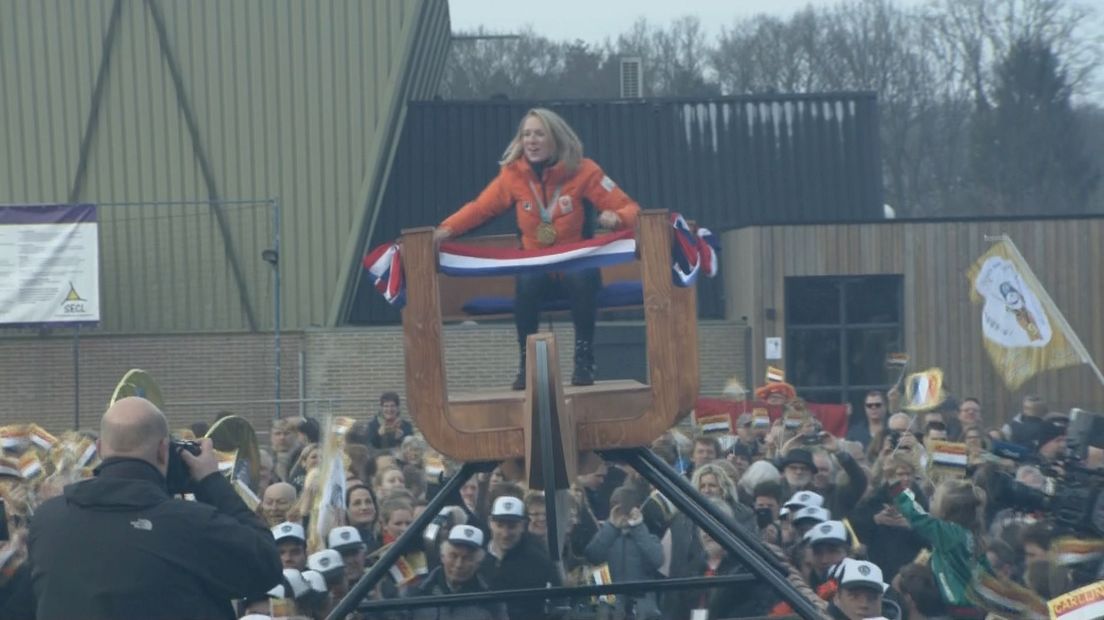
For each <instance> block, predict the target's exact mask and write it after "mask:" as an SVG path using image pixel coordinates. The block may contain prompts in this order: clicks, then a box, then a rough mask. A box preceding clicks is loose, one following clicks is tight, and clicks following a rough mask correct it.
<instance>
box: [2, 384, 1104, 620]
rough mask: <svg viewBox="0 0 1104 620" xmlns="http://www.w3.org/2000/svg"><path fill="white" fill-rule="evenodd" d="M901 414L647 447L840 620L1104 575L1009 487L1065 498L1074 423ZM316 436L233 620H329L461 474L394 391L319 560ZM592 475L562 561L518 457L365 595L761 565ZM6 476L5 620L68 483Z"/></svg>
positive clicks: (271, 457) (267, 511)
mask: <svg viewBox="0 0 1104 620" xmlns="http://www.w3.org/2000/svg"><path fill="white" fill-rule="evenodd" d="M769 392H770V389H769V388H768V390H767V393H769ZM783 392H784V393H791V394H792V390H789V391H788V392H787V391H785V390H783ZM897 400H898V399H897V394H896V393H895V391H891V393H890V394H888V395H887V394H884V393H882V392H878V391H872V392H870V393H869V394H867V396H866V399H865V401H864V412H863V413H864V416H863V420H862V422H861V423H855V424H852V425H851V426H850V428H849V430H848V432H847V434H846V437H836V436H833V435H831V434H830V433H827V432H825V431H823V430H820V426H819V424H817V421H816V420H815V418H814V417H813V416H812V415H811V414H808V413H807V411H806V410H805V408H804V407H803V404H802V402H801V401H800V399H797V398H791V399H790V400H789V401H788V402H786V403H785V407H786V409H787V415H786V416H784V417H783V418H780V419H778V420H777V421H775V422H774V423H772V424H769V425H763V424H761V420H757V419H755V417H754V416H751V415H748V414H744V415H740V416H738V417H737V418H736V420H735V424H734V427H735V429H734V430H735V432H733V433H724V434H721V435H715V434H714V435H706V434H700V433H695V430H694V428H693V427H690V426H688V427H685V428H684V427H681V426H680V427H677V428H674V429H671V430H670V431H669V432H667V433H666V434H664V435H663V436H662V437H660V438H658V439H656V441H655V442H654V443H653V444H652V446H651V449H652V450H653V451H654V452H655V453H656V454H657V455H658V456H659V457H661V458H662V459H663V460H665V461H666V462H667V463H668V464H670V465H671V466H672V467H673V468H675V469H676V470H678V471H679V472H681V473H683V474H684V475H685V476H687V478H688V479H689V480H690V482H691V484H692V486H693V487H694V488H695V489H697V490H698V491H699V492H700V493H701V495H702V496H704V498H705V499H706V501H709V502H712V503H713V504H715V505H716V506H717V508H718V509H719V510H720V511H721V512H722V513H723V514H724V515H727V517H729V521H728V525H729V527H739V528H744V529H745V530H746V531H748V532H753V533H755V535H757V536H758V537H760V539H761V540H762V542H763V543H764V545H765V546H766V547H767V548H768V549H769V550H770V551H771V552H773V553H774V554H775V555H776V556H777V558H779V559H780V560H782V561H783V562H785V563H786V565H787V566H788V568H789V569H790V571H791V582H792V583H794V585H797V586H799V588H800V590H801V591H802V592H803V593H804V594H805V595H806V596H807V597H809V598H810V599H811V600H813V601H814V602H815V603H816V604H817V605H818V606H819V608H820V609H821V610H822V612H823V613H824V614H825V615H826V616H827V617H832V618H847V619H850V620H861V619H866V618H878V617H900V618H907V619H908V620H921V619H924V618H984V617H986V616H987V615H988V614H993V616H992V617H1002V618H1015V617H1025V618H1026V617H1031V614H1032V613H1033V610H1035V611H1037V609H1038V604H1039V603H1041V602H1042V601H1045V600H1047V599H1051V598H1054V597H1056V596H1059V595H1061V594H1063V593H1065V592H1068V591H1071V590H1073V589H1075V588H1077V587H1080V586H1083V585H1086V584H1088V583H1092V582H1094V581H1097V580H1099V579H1101V578H1102V576H1104V575H1102V574H1101V566H1102V562H1101V560H1102V558H1104V542H1101V540H1100V538H1099V534H1100V532H1096V533H1095V536H1094V535H1092V533H1091V532H1085V531H1069V530H1068V528H1065V527H1064V526H1063V524H1062V523H1056V522H1055V520H1054V519H1053V518H1050V517H1051V516H1052V515H1049V514H1047V512H1046V511H1045V510H1044V509H1042V508H1041V507H1040V506H1038V505H1032V506H1025V505H1022V503H1018V500H1017V499H1016V498H1017V497H1019V495H1017V494H1015V493H1009V492H1008V488H1009V487H1010V486H1015V485H1010V484H1009V483H1008V481H1009V480H1014V481H1015V482H1016V483H1019V485H1020V486H1019V488H1023V489H1028V490H1030V489H1037V490H1039V491H1042V492H1046V493H1051V494H1053V493H1054V492H1055V487H1056V485H1061V484H1062V480H1061V475H1062V472H1061V468H1062V467H1063V465H1065V461H1064V460H1063V459H1064V457H1065V455H1066V454H1067V437H1068V433H1067V427H1068V424H1069V419H1068V417H1067V416H1065V415H1063V414H1061V413H1056V412H1052V411H1050V409H1049V408H1048V407H1047V405H1046V403H1045V402H1044V401H1042V400H1041V399H1040V398H1038V397H1035V396H1027V397H1025V398H1024V400H1023V407H1022V410H1021V411H1019V412H1017V413H1016V414H1015V415H1012V416H1009V417H1010V421H1009V423H1008V424H1005V425H1002V426H998V425H996V424H994V423H992V422H991V413H990V412H986V411H984V409H983V407H982V404H981V403H980V402H979V401H978V400H977V399H973V398H965V399H962V400H961V401H957V402H956V401H954V400H953V399H949V400H948V401H947V403H946V404H945V406H944V407H942V408H941V410H938V411H934V412H926V413H919V414H912V413H906V412H903V411H898V410H897V409H898V405H897ZM802 415H804V416H805V417H804V418H802ZM795 420H799V421H800V424H795V423H794V421H795ZM195 430H197V431H202V430H203V429H202V428H197V429H195ZM323 432H324V431H323V425H322V424H320V423H319V422H318V421H317V420H313V419H309V418H308V419H302V418H286V419H280V420H276V421H274V422H273V424H272V427H271V429H270V431H269V433H268V438H269V440H270V446H269V447H267V448H265V449H263V450H262V452H261V459H260V461H261V462H260V468H259V471H260V476H259V479H258V480H255V481H251V484H252V485H253V487H254V490H255V492H256V496H257V498H258V501H257V503H256V508H255V511H254V514H253V517H251V518H255V519H256V520H257V522H263V524H264V525H263V526H264V527H266V528H268V529H269V531H270V532H271V537H272V543H273V544H274V546H275V548H276V550H277V552H278V555H279V561H280V563H281V565H282V571H283V573H282V576H280V578H279V583H278V584H273V585H275V587H273V588H271V589H269V590H267V591H265V592H255V593H253V594H252V595H246V596H244V597H243V598H238V599H237V600H236V603H237V609H236V611H237V614H238V617H240V618H250V619H254V618H258V617H306V618H315V619H320V618H323V617H325V616H326V615H327V614H328V613H329V612H330V611H331V610H332V609H333V607H334V605H335V604H336V602H337V601H339V600H341V598H343V597H344V596H345V594H347V593H348V592H349V590H350V589H351V588H352V587H353V586H354V585H355V584H356V583H357V582H358V581H359V580H360V579H361V578H362V577H363V575H364V574H365V572H366V571H367V570H368V569H369V568H370V567H371V566H372V565H373V564H375V563H376V562H377V561H379V560H380V558H381V557H382V556H383V554H384V553H385V552H387V551H388V550H390V549H392V548H393V547H394V546H395V545H396V544H397V543H396V541H398V540H399V538H400V537H401V536H402V535H403V533H404V532H406V531H407V529H408V528H409V527H410V526H411V523H412V522H413V521H414V520H415V519H416V518H417V517H418V516H419V515H420V514H421V513H422V512H424V510H425V509H426V506H427V504H428V502H429V500H430V499H432V498H433V497H435V496H436V494H437V493H439V492H440V491H441V488H442V486H443V485H444V483H445V482H446V481H447V480H448V479H449V478H450V477H451V476H454V475H456V472H457V471H458V464H456V463H451V462H449V461H448V460H447V459H445V458H443V457H442V456H441V455H439V454H436V453H435V452H434V451H433V450H432V449H431V448H429V447H428V446H427V445H426V444H425V442H424V440H423V439H422V438H421V437H420V436H419V435H418V432H417V429H416V428H415V427H414V426H413V425H411V423H410V422H409V421H408V420H407V419H406V418H405V417H404V416H403V415H402V412H401V402H400V398H399V396H398V395H397V394H395V393H386V394H383V395H382V396H381V398H380V401H379V409H378V412H377V413H376V414H375V415H373V416H371V417H370V418H369V419H364V420H359V421H357V422H356V423H355V424H353V425H352V426H351V427H350V428H348V429H347V430H346V431H345V432H344V436H343V439H344V441H343V444H342V450H343V452H344V463H345V464H346V471H345V478H346V480H345V494H344V498H343V499H344V502H343V506H344V509H343V514H342V515H341V516H340V523H339V524H337V525H336V526H335V527H333V528H332V529H331V530H330V531H329V532H327V533H326V535H325V536H324V538H323V539H322V541H321V542H320V543H318V544H313V543H311V542H310V541H309V539H310V535H309V533H308V532H309V531H310V527H311V525H310V521H311V518H312V508H313V506H312V502H315V501H316V500H317V493H316V492H314V491H312V489H311V485H312V484H314V482H313V481H314V480H316V479H317V475H313V474H312V470H315V469H317V468H318V466H319V462H320V454H321V447H320V444H321V442H322V441H323V439H324V438H323V437H321V435H322V434H323ZM948 440H949V441H951V442H961V443H962V444H964V445H965V447H966V456H967V458H966V459H965V463H962V464H959V463H952V464H947V463H944V462H942V461H941V459H940V458H939V450H941V449H942V448H940V447H939V446H941V445H946V444H940V443H939V442H941V441H948ZM994 445H1000V446H1017V447H1018V448H1019V449H1021V450H1022V452H1023V454H1025V455H1027V462H1024V463H1014V462H1010V461H1006V460H1004V459H1002V458H1001V457H1000V456H998V455H996V454H994V451H993V449H992V448H993V446H994ZM1101 456H1102V454H1101V452H1100V451H1099V450H1096V449H1095V448H1090V449H1089V450H1088V459H1087V460H1086V461H1084V462H1082V463H1081V466H1082V467H1086V468H1089V469H1091V468H1094V467H1096V468H1099V467H1100V465H1101V460H1102V459H1101ZM584 470H585V473H583V474H582V475H580V476H579V478H578V480H577V484H575V485H573V486H572V487H571V489H570V491H569V492H568V494H567V498H568V502H567V504H568V510H567V514H566V515H561V516H562V518H563V519H564V520H565V521H566V528H564V532H565V536H564V537H562V538H560V540H561V542H562V544H563V547H562V549H560V550H559V554H558V555H559V556H560V559H561V562H559V563H557V562H553V560H552V555H553V554H550V553H549V549H548V532H549V527H550V523H549V522H548V519H547V515H546V510H545V506H546V504H545V498H544V496H543V494H542V493H541V492H540V491H533V490H528V489H527V488H526V487H525V485H524V483H523V481H522V480H521V471H522V468H520V467H512V466H511V464H510V463H505V464H503V465H502V466H500V467H499V468H497V469H495V470H494V471H493V472H490V473H488V474H481V475H477V476H474V477H472V478H471V479H469V480H464V481H463V483H462V485H460V486H459V490H458V492H456V493H455V496H454V497H450V498H446V499H447V501H446V507H445V508H444V509H443V510H441V512H440V514H438V515H435V518H434V519H433V520H432V523H431V525H430V526H429V527H427V528H426V529H425V531H424V532H423V533H422V535H421V536H418V537H416V538H414V539H413V541H414V542H412V543H411V542H407V543H406V545H405V548H403V549H401V550H399V551H400V555H399V559H398V561H397V562H395V564H394V566H392V567H390V569H389V570H388V571H387V573H386V575H385V576H384V578H383V579H382V580H381V581H380V582H379V583H378V584H377V585H376V587H375V588H374V589H373V590H372V591H371V592H370V593H369V594H368V597H367V598H368V600H380V599H394V598H402V597H406V598H416V597H420V596H427V595H440V594H456V593H474V592H487V591H494V590H508V589H519V588H543V587H547V586H554V585H568V586H570V585H593V584H596V583H611V582H612V583H616V582H622V581H642V580H653V579H654V580H660V579H666V578H679V577H708V576H717V575H737V574H741V573H745V572H746V571H747V570H748V569H747V567H746V566H745V565H744V564H743V563H742V562H741V561H740V559H739V558H737V557H733V556H731V555H730V554H729V553H728V551H727V550H726V548H725V546H723V545H722V544H720V543H718V542H717V541H716V540H714V539H713V538H712V537H711V536H710V535H709V534H708V533H707V532H705V531H703V530H702V529H701V528H699V527H698V526H697V525H696V524H695V522H694V521H693V520H692V519H691V518H690V517H689V516H688V515H686V514H682V513H680V512H679V511H678V510H677V509H676V508H675V507H674V505H673V504H672V502H671V501H670V500H669V499H668V498H666V497H664V496H663V494H661V493H660V492H658V491H657V490H655V489H653V488H652V487H651V486H650V485H649V484H648V483H647V482H646V481H645V480H643V479H642V478H641V477H640V476H639V474H638V473H637V472H636V471H634V470H633V469H631V468H629V467H627V466H625V465H623V464H619V463H612V462H610V463H606V462H600V463H597V464H594V465H592V466H588V467H585V468H584ZM1001 472H1007V474H1008V475H1007V476H1002V475H1001ZM90 473H91V472H89V471H85V472H84V476H85V477H87V476H88V475H89V474H90ZM78 477H80V476H78ZM0 480H2V481H3V482H4V484H2V485H0V491H2V493H3V497H4V500H5V506H6V508H7V521H8V523H7V525H8V529H9V531H10V532H11V536H10V539H9V541H8V543H7V544H5V545H4V546H3V547H0V549H3V552H0V562H2V563H3V564H4V566H3V570H2V571H0V583H3V586H2V587H0V609H3V610H7V611H11V612H12V613H13V614H15V615H11V614H4V617H24V616H22V615H20V613H17V612H19V610H20V609H24V610H27V609H33V605H30V606H27V605H26V601H23V602H22V603H21V601H20V598H21V596H24V597H25V595H26V590H27V588H26V587H25V586H26V585H27V583H26V582H28V581H29V580H31V579H32V576H31V571H30V570H21V566H20V564H21V562H22V563H29V562H26V561H25V560H27V557H28V553H27V551H26V544H25V541H26V535H25V532H26V527H27V521H28V520H31V519H34V518H35V517H34V515H36V509H37V508H38V506H39V505H40V504H41V503H42V502H44V501H45V500H47V499H48V498H49V497H51V496H54V495H57V494H58V493H60V492H61V488H60V486H61V485H59V484H57V481H56V480H52V478H51V477H46V478H41V477H40V478H38V479H37V483H36V484H34V485H31V484H30V483H29V482H27V483H25V484H19V483H18V482H17V481H15V480H14V479H7V478H4V479H0ZM997 480H1003V481H1005V483H1004V484H1003V485H1002V484H998V483H997V482H995V481H997ZM87 489H88V487H85V491H84V492H85V494H87V493H88V490H87ZM66 494H67V496H68V495H69V492H68V491H66ZM1020 495H1022V494H1020ZM70 501H72V500H70ZM89 501H91V500H89ZM132 525H133V523H132ZM133 527H135V528H139V529H141V528H140V527H139V525H133ZM31 556H32V557H33V556H34V553H32V554H31ZM795 576H796V577H795ZM21 582H22V591H23V594H20V592H21ZM983 586H984V587H983ZM994 591H995V592H996V594H994ZM1001 595H1004V596H1005V597H1012V598H1015V599H1016V600H1020V601H1022V603H1021V604H1020V608H1019V609H1010V608H1003V609H1002V608H1000V606H999V604H998V602H999V600H1000V599H1001ZM21 604H22V605H23V607H20V605H21ZM1044 609H1045V608H1044ZM24 613H25V612H24ZM703 613H706V614H707V615H702V614H703ZM788 613H791V610H790V609H789V606H788V605H787V604H786V603H785V602H783V601H782V599H781V597H780V596H778V594H777V593H775V592H773V591H772V590H771V589H770V588H768V587H765V586H763V585H762V584H761V583H760V584H737V585H728V586H725V587H721V588H701V589H696V590H687V591H667V590H665V591H663V592H646V593H633V594H629V595H624V596H621V595H618V596H610V597H598V598H589V597H587V598H582V599H579V600H571V601H546V600H537V599H529V600H509V601H506V602H482V603H470V604H466V605H465V606H462V607H452V608H447V607H441V608H435V607H430V608H419V609H413V610H402V611H386V612H377V613H368V612H365V617H381V618H489V619H503V618H515V619H517V618H521V619H530V618H553V617H595V618H597V617H603V618H640V619H643V618H671V619H689V618H694V619H696V618H701V617H708V618H727V617H741V616H768V615H770V616H784V615H786V614H788ZM25 617H33V613H31V614H27V615H26V616H25Z"/></svg>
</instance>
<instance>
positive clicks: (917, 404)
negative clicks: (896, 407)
mask: <svg viewBox="0 0 1104 620" xmlns="http://www.w3.org/2000/svg"><path fill="white" fill-rule="evenodd" d="M945 398H946V394H945V393H944V392H943V371H942V370H940V369H938V368H929V369H927V370H925V371H924V372H916V373H913V374H911V375H909V376H908V379H907V380H905V404H904V409H905V410H906V411H931V410H932V409H935V408H936V407H938V406H939V404H940V403H942V402H943V400H944V399H945Z"/></svg>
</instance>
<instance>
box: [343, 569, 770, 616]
mask: <svg viewBox="0 0 1104 620" xmlns="http://www.w3.org/2000/svg"><path fill="white" fill-rule="evenodd" d="M754 581H756V579H755V576H754V575H746V574H745V575H718V576H716V577H677V578H675V579H653V580H646V581H622V582H619V583H609V584H605V585H601V586H557V587H554V588H522V589H518V590H497V591H490V592H472V593H466V594H439V595H435V596H419V597H415V598H395V599H388V600H385V601H368V602H366V603H361V605H360V607H359V608H358V609H357V610H358V611H364V612H382V611H388V610H393V609H403V610H406V609H417V608H423V607H450V606H459V605H478V604H479V603H490V602H495V603H500V602H505V601H516V600H524V599H528V598H536V597H540V598H550V599H560V600H562V599H569V598H589V597H591V596H600V595H603V594H629V595H632V594H647V593H650V592H666V591H669V590H676V591H678V590H688V589H690V588H709V589H712V588H721V587H724V586H731V585H736V584H741V583H751V582H754Z"/></svg>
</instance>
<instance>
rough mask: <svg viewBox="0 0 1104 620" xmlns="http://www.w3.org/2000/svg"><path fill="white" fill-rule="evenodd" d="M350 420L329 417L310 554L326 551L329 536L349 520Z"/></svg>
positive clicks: (311, 530) (308, 538) (313, 518)
mask: <svg viewBox="0 0 1104 620" xmlns="http://www.w3.org/2000/svg"><path fill="white" fill-rule="evenodd" d="M348 421H349V420H348V419H347V418H331V417H327V418H326V422H325V434H324V435H323V439H322V441H323V443H322V448H321V451H322V457H321V458H320V459H319V461H318V473H317V475H318V477H319V486H318V488H317V489H316V493H317V494H316V495H315V498H314V502H313V505H312V510H311V528H310V531H309V533H308V536H307V550H308V551H310V552H312V553H313V552H315V551H319V550H322V549H325V548H326V535H327V534H329V532H330V530H331V529H333V528H334V527H337V526H339V525H344V518H345V451H344V446H345V431H346V430H348V428H347V424H348Z"/></svg>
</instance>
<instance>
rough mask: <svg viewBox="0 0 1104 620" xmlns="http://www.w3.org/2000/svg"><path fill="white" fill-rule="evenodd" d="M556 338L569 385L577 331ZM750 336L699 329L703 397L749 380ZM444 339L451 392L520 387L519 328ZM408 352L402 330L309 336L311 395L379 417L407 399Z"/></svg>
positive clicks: (715, 326)
mask: <svg viewBox="0 0 1104 620" xmlns="http://www.w3.org/2000/svg"><path fill="white" fill-rule="evenodd" d="M598 329H599V330H601V326H599V328H598ZM554 331H555V333H556V337H557V343H558V345H559V346H558V347H557V349H558V351H559V354H560V373H561V376H562V377H564V378H567V377H570V376H571V365H572V351H573V349H572V347H573V344H572V343H573V342H574V333H573V330H572V328H571V326H570V325H560V324H557V325H556V326H555V328H554ZM744 334H745V328H744V326H743V325H741V324H735V323H729V322H723V321H702V322H700V323H699V325H698V346H699V348H700V352H699V355H700V358H701V391H702V393H703V394H716V393H719V392H720V391H721V389H722V388H723V387H724V384H725V381H727V380H728V379H729V377H733V376H736V377H740V378H741V380H742V379H743V377H744V353H743V350H744ZM444 339H445V358H446V359H445V364H446V366H445V372H446V374H447V376H448V384H449V391H450V392H452V393H458V392H470V391H478V390H481V389H487V388H496V387H497V388H502V387H504V386H507V385H509V384H510V382H512V381H513V378H514V374H515V373H516V372H517V363H518V358H517V344H516V342H517V340H516V335H515V332H514V327H513V326H512V325H508V324H502V325H478V326H476V325H449V326H447V327H446V328H445V330H444ZM402 348H403V338H402V331H401V330H400V329H399V328H398V327H377V328H361V329H337V330H325V331H310V332H307V333H306V334H305V338H304V350H305V351H306V359H307V362H306V363H307V393H308V394H309V395H310V397H312V398H325V397H326V396H327V395H335V396H337V395H344V396H345V397H346V398H348V399H359V400H361V401H363V402H360V403H352V402H351V403H346V404H341V405H335V410H337V411H340V412H341V413H342V414H344V415H361V414H362V413H363V412H364V411H366V410H367V411H370V412H371V411H375V408H376V405H375V399H376V398H378V397H379V394H380V393H381V392H384V391H387V390H394V391H397V392H399V393H400V395H402V396H403V398H404V400H405V393H404V392H405V389H404V372H403V358H402Z"/></svg>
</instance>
